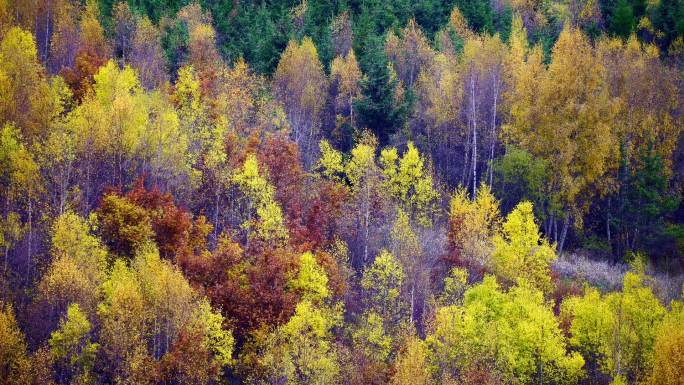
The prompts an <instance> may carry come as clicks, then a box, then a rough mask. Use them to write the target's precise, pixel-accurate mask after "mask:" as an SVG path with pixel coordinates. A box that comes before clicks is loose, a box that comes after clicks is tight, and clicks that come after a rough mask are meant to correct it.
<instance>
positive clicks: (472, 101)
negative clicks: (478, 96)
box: [470, 75, 477, 199]
mask: <svg viewBox="0 0 684 385" xmlns="http://www.w3.org/2000/svg"><path fill="white" fill-rule="evenodd" d="M470 108H471V111H470V113H471V117H470V119H471V123H472V127H473V152H472V154H471V155H472V160H471V162H472V163H473V164H472V167H473V199H475V195H476V194H477V112H476V110H475V79H474V78H473V76H472V75H471V77H470Z"/></svg>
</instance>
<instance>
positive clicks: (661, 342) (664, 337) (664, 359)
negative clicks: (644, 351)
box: [650, 303, 684, 385]
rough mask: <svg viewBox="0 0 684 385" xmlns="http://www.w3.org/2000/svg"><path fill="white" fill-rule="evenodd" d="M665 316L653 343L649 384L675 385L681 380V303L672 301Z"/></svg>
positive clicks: (683, 357)
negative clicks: (669, 309) (670, 309)
mask: <svg viewBox="0 0 684 385" xmlns="http://www.w3.org/2000/svg"><path fill="white" fill-rule="evenodd" d="M672 306H673V309H672V311H671V312H670V313H669V314H668V315H666V316H665V319H664V320H663V323H662V325H661V326H660V328H659V329H658V334H657V336H656V339H655V344H654V345H653V373H652V374H651V378H650V383H651V384H654V385H655V384H663V385H675V384H677V383H680V382H681V381H682V378H683V377H682V376H684V373H682V370H684V354H683V352H684V350H682V346H684V329H682V325H684V312H683V310H684V309H682V304H681V303H673V304H672Z"/></svg>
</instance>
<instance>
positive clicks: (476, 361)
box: [426, 276, 584, 384]
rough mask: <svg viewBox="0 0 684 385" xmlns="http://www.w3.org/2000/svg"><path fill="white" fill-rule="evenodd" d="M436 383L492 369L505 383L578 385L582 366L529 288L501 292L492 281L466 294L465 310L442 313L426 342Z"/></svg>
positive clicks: (491, 378)
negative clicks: (486, 367)
mask: <svg viewBox="0 0 684 385" xmlns="http://www.w3.org/2000/svg"><path fill="white" fill-rule="evenodd" d="M426 343H427V346H428V351H429V353H428V357H429V360H430V363H431V365H433V367H434V370H435V372H434V374H435V375H436V376H437V378H438V379H439V378H441V379H447V378H450V377H451V378H455V379H457V380H458V379H464V380H466V379H467V378H468V376H470V375H474V374H476V373H475V372H474V371H477V370H478V368H479V367H480V365H482V364H485V365H488V367H489V368H493V370H490V371H488V375H487V376H488V379H480V381H482V382H486V381H491V383H497V382H498V381H501V382H503V383H505V382H510V381H519V382H521V383H539V384H542V383H544V382H546V381H551V382H554V383H576V382H577V380H578V379H579V377H580V376H581V374H582V366H583V365H584V360H583V359H582V357H581V356H580V355H579V354H577V353H568V352H567V350H566V341H565V338H564V336H563V334H562V333H561V330H560V328H559V325H558V321H557V320H556V318H555V316H554V314H553V310H552V309H551V306H549V305H548V304H547V303H545V301H544V299H543V295H542V293H541V292H540V291H538V290H536V289H534V288H532V287H531V286H529V285H528V284H527V283H526V282H521V285H520V286H516V287H513V288H512V289H511V290H510V291H508V292H502V291H500V289H499V286H498V284H497V283H496V280H495V279H494V277H491V276H487V277H485V279H484V281H483V282H482V283H481V284H478V285H476V286H473V287H472V288H470V289H468V290H467V291H466V293H465V299H464V302H463V306H458V305H451V306H446V307H442V308H439V309H438V311H437V314H436V319H435V329H434V332H433V333H432V334H431V335H429V336H428V337H427V339H426Z"/></svg>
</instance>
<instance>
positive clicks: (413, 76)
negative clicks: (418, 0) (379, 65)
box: [385, 19, 434, 89]
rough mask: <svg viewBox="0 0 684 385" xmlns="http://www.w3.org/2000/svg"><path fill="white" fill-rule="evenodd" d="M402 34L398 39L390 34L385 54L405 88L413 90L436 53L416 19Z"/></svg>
mask: <svg viewBox="0 0 684 385" xmlns="http://www.w3.org/2000/svg"><path fill="white" fill-rule="evenodd" d="M400 34H401V37H397V36H396V35H395V34H394V33H392V32H390V33H388V35H387V40H386V41H385V53H386V55H387V59H388V60H389V62H390V63H392V67H393V69H394V70H395V71H396V73H397V77H398V78H399V80H400V81H401V82H402V84H403V85H404V87H405V88H406V89H411V88H412V87H413V84H414V83H415V82H416V80H417V79H418V75H419V74H420V72H421V70H422V69H423V67H424V66H426V65H427V64H428V63H430V62H431V61H432V56H433V55H434V52H433V51H432V48H431V47H430V43H429V42H428V40H427V38H426V37H425V35H424V34H423V31H422V30H421V29H420V27H419V26H418V25H417V24H416V21H415V20H414V19H411V20H409V22H408V23H407V24H406V27H404V28H403V29H402V30H401V31H400Z"/></svg>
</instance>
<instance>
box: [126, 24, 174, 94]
mask: <svg viewBox="0 0 684 385" xmlns="http://www.w3.org/2000/svg"><path fill="white" fill-rule="evenodd" d="M129 61H130V63H131V67H133V68H135V69H136V70H137V71H138V76H140V84H142V86H143V87H144V88H145V89H147V90H150V89H153V88H159V87H161V86H163V85H164V83H165V82H166V81H167V79H168V75H167V73H166V68H165V62H164V51H163V49H162V46H161V37H160V33H159V30H158V29H157V27H155V25H154V24H152V22H151V21H150V20H149V19H148V18H145V17H143V18H140V19H138V20H137V25H136V27H135V36H134V37H133V41H132V47H131V53H130V59H129Z"/></svg>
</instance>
